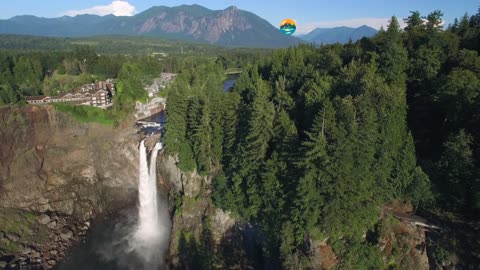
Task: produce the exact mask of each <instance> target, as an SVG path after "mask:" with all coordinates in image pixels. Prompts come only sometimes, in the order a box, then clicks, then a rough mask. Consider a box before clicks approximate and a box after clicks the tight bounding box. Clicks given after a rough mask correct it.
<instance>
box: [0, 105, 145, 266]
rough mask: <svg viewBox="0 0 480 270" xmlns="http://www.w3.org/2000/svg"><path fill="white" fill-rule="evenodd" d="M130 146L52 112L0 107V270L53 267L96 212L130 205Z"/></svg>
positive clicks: (110, 132) (126, 133)
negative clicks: (3, 268) (41, 266)
mask: <svg viewBox="0 0 480 270" xmlns="http://www.w3.org/2000/svg"><path fill="white" fill-rule="evenodd" d="M138 141H139V135H137V134H136V131H135V130H134V129H133V128H128V127H127V128H112V127H105V126H101V125H98V124H82V123H78V122H76V121H74V120H73V119H72V118H71V117H70V116H68V115H66V114H63V113H59V112H56V111H55V110H54V109H53V107H48V106H27V107H22V108H10V107H8V108H0V142H1V143H0V268H1V266H2V265H7V267H13V266H15V265H22V264H29V265H32V264H40V265H44V266H47V267H50V266H53V265H54V264H56V262H57V261H58V260H61V259H62V258H63V257H64V256H65V255H66V254H67V251H68V247H69V246H70V245H71V244H72V242H73V241H74V240H76V239H80V238H81V237H82V235H83V234H85V233H86V231H87V230H88V228H89V227H90V224H91V222H92V221H93V220H94V219H95V218H96V217H98V216H99V214H103V213H106V212H108V211H109V210H113V209H115V208H118V207H121V206H122V205H124V204H126V203H129V202H134V201H133V200H134V199H135V198H136V184H137V171H138V169H137V166H138V158H137V155H138V150H137V147H138ZM2 256H3V257H2ZM8 265H10V266H8Z"/></svg>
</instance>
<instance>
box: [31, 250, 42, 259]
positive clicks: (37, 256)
mask: <svg viewBox="0 0 480 270" xmlns="http://www.w3.org/2000/svg"><path fill="white" fill-rule="evenodd" d="M30 256H32V258H40V256H41V254H40V252H38V251H32V253H30Z"/></svg>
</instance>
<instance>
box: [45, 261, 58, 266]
mask: <svg viewBox="0 0 480 270" xmlns="http://www.w3.org/2000/svg"><path fill="white" fill-rule="evenodd" d="M47 263H48V264H50V265H55V264H56V263H57V261H55V260H48V261H47Z"/></svg>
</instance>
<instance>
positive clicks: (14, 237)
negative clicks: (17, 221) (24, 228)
mask: <svg viewBox="0 0 480 270" xmlns="http://www.w3.org/2000/svg"><path fill="white" fill-rule="evenodd" d="M6 236H7V238H8V240H10V241H12V242H17V241H18V239H20V236H19V235H18V234H16V233H7V234H6Z"/></svg>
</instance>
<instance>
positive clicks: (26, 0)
mask: <svg viewBox="0 0 480 270" xmlns="http://www.w3.org/2000/svg"><path fill="white" fill-rule="evenodd" d="M2 1H3V3H2V7H1V8H0V19H7V18H10V17H13V16H15V15H25V14H28V15H36V16H40V17H58V16H61V15H65V14H70V15H74V14H78V13H100V14H104V13H109V12H110V13H111V12H117V14H119V15H131V14H135V13H138V12H142V11H143V10H145V9H148V8H149V7H151V6H158V5H164V6H177V5H181V4H199V5H202V6H205V7H207V8H210V9H224V8H226V7H228V6H232V5H234V6H237V7H238V8H240V9H244V10H247V11H251V12H253V13H256V14H257V15H259V16H261V17H263V18H265V19H266V20H268V21H269V22H270V23H272V24H273V25H275V26H276V25H278V24H279V23H280V22H281V21H282V20H283V19H284V18H292V19H294V20H296V22H297V32H299V33H302V32H308V31H310V30H313V29H314V28H315V27H334V26H360V25H362V24H367V25H370V26H373V27H375V28H378V27H379V26H380V25H384V24H386V23H387V21H388V18H389V17H390V16H392V15H395V16H397V17H399V18H404V17H407V16H408V15H409V11H411V10H419V11H420V12H421V14H422V15H427V14H428V13H429V12H430V11H433V10H436V9H440V10H441V11H443V13H444V14H445V16H444V19H445V21H446V23H447V24H449V23H451V22H452V21H453V19H454V18H455V17H460V16H462V15H463V14H464V13H465V12H468V13H469V14H474V13H476V11H477V9H478V8H479V7H480V0H455V1H451V0H396V1H391V0H364V1H361V0H293V1H292V0H280V1H275V2H274V1H268V0H267V1H262V0H243V1H236V0H233V1H229V0H193V1H191V0H171V1H166V0H123V1H115V2H116V3H113V0H43V1H39V0H13V1H10V0H2ZM127 2H128V3H127ZM292 3H293V6H292Z"/></svg>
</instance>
